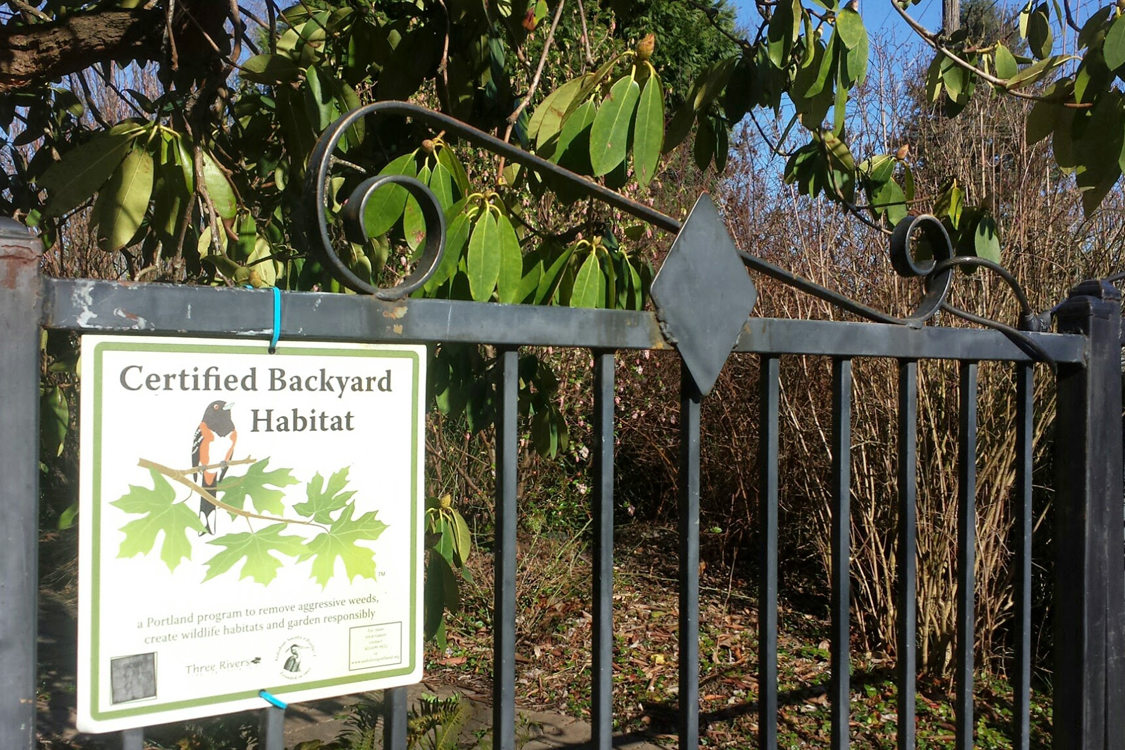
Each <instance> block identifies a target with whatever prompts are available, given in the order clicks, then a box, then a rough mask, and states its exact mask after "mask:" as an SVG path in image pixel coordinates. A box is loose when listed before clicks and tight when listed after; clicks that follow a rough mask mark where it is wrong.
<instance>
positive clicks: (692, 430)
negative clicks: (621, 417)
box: [679, 362, 702, 750]
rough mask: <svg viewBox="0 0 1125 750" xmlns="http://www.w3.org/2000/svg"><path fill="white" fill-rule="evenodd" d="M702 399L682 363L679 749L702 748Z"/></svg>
mask: <svg viewBox="0 0 1125 750" xmlns="http://www.w3.org/2000/svg"><path fill="white" fill-rule="evenodd" d="M701 401H702V396H701V395H700V393H699V387H698V386H697V385H696V384H695V378H693V377H692V376H691V373H690V372H688V368H687V365H685V364H683V363H682V362H681V363H680V638H679V647H680V665H679V671H680V674H679V685H680V692H679V702H680V749H681V750H693V749H694V748H697V747H699V424H700V402H701Z"/></svg>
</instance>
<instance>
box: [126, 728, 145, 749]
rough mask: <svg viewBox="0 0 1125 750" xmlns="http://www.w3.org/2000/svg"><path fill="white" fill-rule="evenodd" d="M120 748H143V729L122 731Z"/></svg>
mask: <svg viewBox="0 0 1125 750" xmlns="http://www.w3.org/2000/svg"><path fill="white" fill-rule="evenodd" d="M121 750H145V730H144V729H143V728H141V729H126V730H124V731H122V732H121Z"/></svg>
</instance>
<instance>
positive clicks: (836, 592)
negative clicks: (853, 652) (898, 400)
mask: <svg viewBox="0 0 1125 750" xmlns="http://www.w3.org/2000/svg"><path fill="white" fill-rule="evenodd" d="M832 415H833V423H832V497H833V499H834V501H835V504H834V507H833V509H832V604H831V606H832V644H831V645H832V686H831V692H832V696H831V698H832V748H833V750H846V748H847V747H848V745H849V732H848V725H849V721H850V717H851V679H850V674H849V671H850V667H851V656H850V646H851V627H850V624H851V622H850V614H851V607H850V605H851V569H850V566H849V564H848V562H849V560H850V558H851V523H852V521H851V494H852V489H851V465H852V461H851V455H852V454H851V450H852V361H851V360H850V359H836V360H834V361H833V363H832Z"/></svg>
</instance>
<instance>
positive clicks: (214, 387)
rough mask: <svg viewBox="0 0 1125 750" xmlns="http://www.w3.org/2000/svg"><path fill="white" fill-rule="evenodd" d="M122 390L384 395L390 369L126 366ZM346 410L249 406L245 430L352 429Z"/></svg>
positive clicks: (351, 421)
mask: <svg viewBox="0 0 1125 750" xmlns="http://www.w3.org/2000/svg"><path fill="white" fill-rule="evenodd" d="M118 380H119V382H120V384H121V387H122V388H124V389H125V390H127V391H184V392H200V393H206V392H228V393H230V392H244V393H245V392H255V393H256V392H259V391H261V392H269V393H281V392H286V393H331V394H333V395H335V396H336V398H338V399H342V398H343V397H344V394H349V395H350V394H353V393H390V392H391V390H392V385H391V370H389V369H388V370H386V371H385V372H384V373H383V374H381V375H333V374H332V373H330V372H329V371H328V369H327V368H324V367H321V368H318V369H317V370H316V371H315V372H311V373H310V372H308V371H305V372H301V373H293V372H287V371H286V370H285V369H284V368H281V367H264V368H261V370H260V371H259V368H257V367H250V368H248V369H246V370H243V371H241V372H224V371H223V370H221V369H220V368H219V367H217V366H215V365H212V366H210V367H205V368H199V367H192V368H191V369H190V370H188V369H187V368H186V367H185V368H182V369H180V370H178V371H171V372H153V371H146V370H145V368H144V367H143V366H142V365H135V364H134V365H126V366H125V367H123V368H121V373H120V375H119V377H118ZM354 420H355V417H354V415H353V414H352V412H351V411H347V412H345V413H343V414H330V413H328V412H325V411H322V410H318V409H311V408H305V409H297V408H290V409H251V410H250V431H251V432H352V431H354V430H355V429H356V426H355V421H354Z"/></svg>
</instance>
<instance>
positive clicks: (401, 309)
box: [42, 279, 1086, 364]
mask: <svg viewBox="0 0 1125 750" xmlns="http://www.w3.org/2000/svg"><path fill="white" fill-rule="evenodd" d="M281 300H282V302H281V340H282V341H284V340H286V339H315V340H322V341H418V342H452V343H487V344H493V345H497V346H568V347H585V348H590V349H608V350H612V349H671V348H672V345H671V344H670V343H669V342H667V341H666V340H665V339H664V337H663V335H662V334H661V331H660V324H659V322H658V321H657V319H656V316H655V315H654V314H653V313H650V312H630V311H625V310H596V309H591V310H579V309H574V308H565V307H543V306H531V305H491V304H480V303H476V302H459V301H448V300H434V299H408V300H396V301H384V300H379V299H376V298H374V297H371V296H365V297H359V296H355V295H344V294H327V293H324V294H317V293H309V292H300V293H297V292H287V293H283V294H282V295H281ZM42 323H43V326H44V327H45V328H56V329H65V330H73V331H79V332H89V333H93V332H98V333H147V334H152V333H157V334H167V335H180V336H184V335H195V336H220V335H221V336H230V335H235V336H246V337H249V338H254V337H260V338H269V336H270V334H271V333H272V331H273V294H272V291H271V290H268V289H262V290H247V289H233V288H226V287H223V288H208V287H188V286H177V285H171V284H122V283H117V282H108V281H70V280H59V279H46V280H45V281H44V312H43V321H42ZM1026 335H1027V337H1028V338H1030V339H1031V340H1033V341H1034V342H1036V344H1038V345H1039V346H1040V347H1041V348H1042V349H1043V351H1044V352H1046V353H1047V354H1048V355H1049V356H1050V357H1051V359H1052V360H1053V361H1055V362H1058V363H1076V364H1081V363H1083V362H1084V361H1085V356H1086V355H1085V352H1086V340H1085V338H1084V337H1083V336H1079V335H1074V334H1065V335H1064V334H1047V333H1028V334H1026ZM735 351H738V352H754V353H758V354H779V355H780V354H812V355H824V356H834V357H895V358H907V359H960V360H974V361H1011V362H1030V361H1032V359H1033V358H1032V357H1031V356H1030V355H1029V354H1028V353H1027V352H1024V351H1023V350H1021V349H1020V347H1019V346H1018V345H1016V344H1015V343H1013V342H1012V341H1011V340H1009V339H1008V338H1007V337H1006V336H1005V335H1004V334H1002V333H1000V332H998V331H990V330H989V331H982V330H976V329H965V328H939V327H928V328H909V327H906V326H897V325H888V324H879V323H846V322H839V321H810V320H782V319H774V318H750V319H749V320H747V322H746V325H745V326H744V328H743V331H742V335H741V337H740V339H739V341H738V344H737V345H736V346H735Z"/></svg>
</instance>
